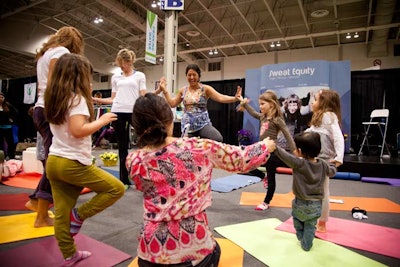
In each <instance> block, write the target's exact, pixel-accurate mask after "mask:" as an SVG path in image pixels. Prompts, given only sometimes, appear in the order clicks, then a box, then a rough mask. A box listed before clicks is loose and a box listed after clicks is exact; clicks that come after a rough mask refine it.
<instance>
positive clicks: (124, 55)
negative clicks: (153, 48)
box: [115, 48, 136, 66]
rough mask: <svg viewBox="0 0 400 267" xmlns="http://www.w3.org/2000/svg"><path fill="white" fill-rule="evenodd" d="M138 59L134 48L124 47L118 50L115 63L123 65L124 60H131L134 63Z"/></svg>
mask: <svg viewBox="0 0 400 267" xmlns="http://www.w3.org/2000/svg"><path fill="white" fill-rule="evenodd" d="M135 60H136V54H135V52H133V51H132V50H129V49H127V48H123V49H121V50H119V51H118V54H117V57H116V58H115V63H116V64H117V65H118V66H121V64H122V62H124V61H125V62H131V63H132V65H133V63H134V62H135Z"/></svg>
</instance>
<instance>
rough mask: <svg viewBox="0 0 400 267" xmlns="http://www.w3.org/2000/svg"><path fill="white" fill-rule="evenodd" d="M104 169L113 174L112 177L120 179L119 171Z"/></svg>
mask: <svg viewBox="0 0 400 267" xmlns="http://www.w3.org/2000/svg"><path fill="white" fill-rule="evenodd" d="M102 169H103V170H105V171H107V172H109V173H111V174H112V175H114V176H115V177H117V178H118V179H119V171H118V170H113V169H109V168H102Z"/></svg>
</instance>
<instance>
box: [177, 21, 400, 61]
mask: <svg viewBox="0 0 400 267" xmlns="http://www.w3.org/2000/svg"><path fill="white" fill-rule="evenodd" d="M396 27H400V23H392V24H387V25H378V26H370V27H360V28H352V29H347V30H337V31H329V32H320V33H310V34H303V35H293V36H286V37H284V38H271V39H264V40H258V41H250V42H241V43H238V44H227V45H219V46H216V47H214V46H213V47H203V48H201V49H191V50H186V51H179V52H178V54H182V53H183V54H185V53H193V52H198V51H207V50H210V49H214V48H217V49H224V48H231V47H234V46H237V45H240V46H248V45H255V44H261V43H270V42H277V41H282V40H283V41H285V42H287V41H291V40H298V39H304V38H310V37H312V38H316V37H322V36H330V35H336V34H338V35H340V34H347V33H353V32H364V31H372V30H379V29H389V28H396Z"/></svg>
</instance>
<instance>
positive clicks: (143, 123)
mask: <svg viewBox="0 0 400 267" xmlns="http://www.w3.org/2000/svg"><path fill="white" fill-rule="evenodd" d="M173 119H174V116H173V114H172V111H171V108H170V106H169V104H168V103H167V102H166V101H165V99H164V98H162V97H160V96H158V95H155V94H152V93H147V94H146V95H144V96H140V97H139V98H138V99H137V100H136V102H135V105H134V106H133V113H132V126H133V128H134V129H135V132H136V134H137V136H138V146H139V147H144V146H159V145H162V144H163V143H164V142H165V138H167V136H168V132H167V127H168V126H169V125H170V124H171V123H172V122H173Z"/></svg>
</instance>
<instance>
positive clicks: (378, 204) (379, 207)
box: [240, 192, 400, 213]
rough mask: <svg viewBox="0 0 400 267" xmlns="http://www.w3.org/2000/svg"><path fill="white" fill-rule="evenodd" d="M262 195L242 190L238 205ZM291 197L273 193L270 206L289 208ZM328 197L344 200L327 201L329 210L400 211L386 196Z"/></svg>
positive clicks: (255, 201)
mask: <svg viewBox="0 0 400 267" xmlns="http://www.w3.org/2000/svg"><path fill="white" fill-rule="evenodd" d="M264 197H265V193H261V192H242V194H241V197H240V205H244V206H257V205H258V204H260V203H261V202H263V200H264ZM293 198H294V195H293V193H292V192H289V193H286V194H275V195H274V198H273V199H272V201H271V203H270V206H272V207H281V208H291V207H292V199H293ZM330 199H340V200H343V202H344V203H343V204H340V203H332V202H331V203H329V208H330V209H331V210H348V211H351V209H352V208H354V207H360V208H361V209H364V210H366V211H367V212H389V213H400V205H399V204H397V203H395V202H393V201H390V200H389V199H386V198H371V197H344V196H330Z"/></svg>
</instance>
